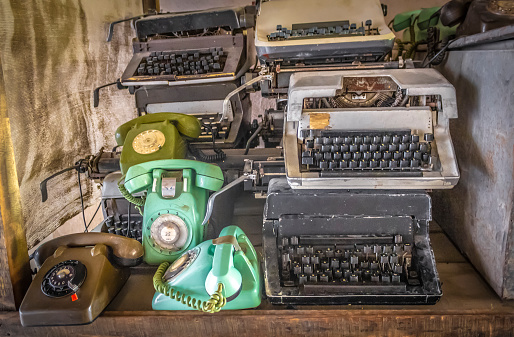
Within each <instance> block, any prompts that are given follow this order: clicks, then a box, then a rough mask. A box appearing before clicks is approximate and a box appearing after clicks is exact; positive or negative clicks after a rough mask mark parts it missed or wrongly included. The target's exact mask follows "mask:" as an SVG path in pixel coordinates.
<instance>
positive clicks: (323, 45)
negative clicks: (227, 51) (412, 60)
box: [255, 0, 394, 66]
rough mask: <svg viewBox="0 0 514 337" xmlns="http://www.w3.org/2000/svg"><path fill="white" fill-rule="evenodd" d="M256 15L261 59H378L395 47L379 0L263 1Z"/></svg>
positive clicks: (325, 61) (285, 61)
mask: <svg viewBox="0 0 514 337" xmlns="http://www.w3.org/2000/svg"><path fill="white" fill-rule="evenodd" d="M257 14H258V16H257V20H256V30H255V47H256V50H257V54H258V56H259V59H260V60H261V62H266V63H270V62H274V63H280V64H282V66H288V65H289V64H290V65H295V64H297V63H305V64H317V63H319V64H333V63H344V62H353V61H367V62H369V61H379V60H380V59H381V58H382V57H383V56H384V55H385V54H386V53H387V52H389V51H390V50H391V48H392V47H393V42H394V34H393V33H392V32H391V30H390V29H389V28H388V27H387V25H386V23H385V21H384V15H383V12H382V8H381V5H380V1H379V0H347V1H341V0H325V1H310V0H273V1H265V2H262V3H261V5H260V8H259V11H258V13H257Z"/></svg>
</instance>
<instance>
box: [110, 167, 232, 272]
mask: <svg viewBox="0 0 514 337" xmlns="http://www.w3.org/2000/svg"><path fill="white" fill-rule="evenodd" d="M223 182H224V178H223V173H222V172H221V169H220V168H219V167H218V166H216V165H213V164H207V163H204V162H200V161H195V160H186V159H166V160H155V161H151V162H146V163H141V164H138V165H134V166H132V167H131V168H129V170H128V172H127V175H126V177H125V182H124V185H121V184H120V185H119V186H120V191H121V192H122V194H123V195H124V196H125V198H127V200H129V201H131V202H133V203H135V204H136V205H138V206H143V205H144V213H143V233H142V236H143V248H144V251H145V255H144V260H145V262H146V263H148V264H159V263H161V262H163V261H169V262H172V261H174V260H175V259H176V258H178V257H179V256H180V255H181V254H182V253H183V252H184V251H186V250H187V249H189V248H191V247H194V246H196V245H197V244H199V243H200V242H201V241H202V240H203V237H204V226H202V221H203V218H204V216H205V211H206V204H207V199H208V197H209V191H217V190H219V189H220V188H221V186H222V185H223ZM141 191H146V192H147V193H146V198H145V199H138V198H134V197H133V196H132V194H133V193H137V192H141Z"/></svg>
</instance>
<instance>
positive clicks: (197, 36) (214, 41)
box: [121, 6, 255, 86]
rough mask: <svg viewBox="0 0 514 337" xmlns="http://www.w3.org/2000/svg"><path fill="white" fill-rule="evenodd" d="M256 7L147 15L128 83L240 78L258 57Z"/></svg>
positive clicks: (127, 74)
mask: <svg viewBox="0 0 514 337" xmlns="http://www.w3.org/2000/svg"><path fill="white" fill-rule="evenodd" d="M254 22H255V7H253V6H247V7H240V8H218V9H211V10H203V11H194V12H184V13H169V14H159V15H153V16H147V17H144V18H141V19H139V20H137V21H136V22H135V28H136V34H137V39H135V40H134V42H133V46H132V47H133V51H134V56H133V57H132V60H131V61H130V63H129V64H128V66H127V68H126V69H125V72H124V73H123V75H122V77H121V83H122V84H123V85H124V86H142V85H146V86H148V85H184V84H200V83H209V82H223V81H230V80H235V79H237V78H239V77H240V76H241V75H242V74H244V72H245V71H246V70H247V69H248V68H249V67H250V65H251V64H252V63H253V61H254V60H253V58H252V56H251V55H252V51H251V48H250V46H249V44H248V43H247V36H248V35H249V36H252V34H253V30H252V28H253V26H254Z"/></svg>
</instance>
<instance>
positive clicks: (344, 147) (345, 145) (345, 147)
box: [341, 144, 350, 152]
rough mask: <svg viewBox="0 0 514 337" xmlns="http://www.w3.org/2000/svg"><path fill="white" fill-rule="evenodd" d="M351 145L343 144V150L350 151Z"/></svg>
mask: <svg viewBox="0 0 514 337" xmlns="http://www.w3.org/2000/svg"><path fill="white" fill-rule="evenodd" d="M349 150H350V147H349V146H348V145H347V144H343V145H341V152H348V151H349Z"/></svg>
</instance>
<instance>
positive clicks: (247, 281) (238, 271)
mask: <svg viewBox="0 0 514 337" xmlns="http://www.w3.org/2000/svg"><path fill="white" fill-rule="evenodd" d="M153 282H154V288H155V290H156V293H155V295H154V297H153V301H152V308H153V309H154V310H199V311H203V312H210V313H213V312H218V311H220V310H222V309H223V310H233V309H247V308H255V307H257V306H259V305H260V303H261V276H260V268H259V261H258V259H257V254H256V252H255V249H254V248H253V246H252V244H251V242H250V240H248V237H247V236H246V235H245V233H244V232H243V231H242V230H241V229H240V228H239V227H237V226H228V227H225V228H224V229H223V230H222V231H221V234H220V237H218V238H217V239H214V240H208V241H205V242H202V243H201V244H199V245H198V246H196V247H194V248H193V249H191V250H188V251H187V252H185V253H184V254H182V256H181V257H180V258H179V259H177V260H176V261H175V262H174V263H173V264H172V265H171V266H170V264H169V263H168V262H164V263H162V264H161V265H160V266H159V268H158V269H157V272H156V273H155V275H154V278H153Z"/></svg>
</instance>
